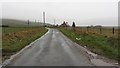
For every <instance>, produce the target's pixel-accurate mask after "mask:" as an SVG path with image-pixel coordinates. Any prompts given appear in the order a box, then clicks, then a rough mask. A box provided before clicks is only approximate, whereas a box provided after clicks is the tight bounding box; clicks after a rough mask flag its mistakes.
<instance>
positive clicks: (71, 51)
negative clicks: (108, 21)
mask: <svg viewBox="0 0 120 68" xmlns="http://www.w3.org/2000/svg"><path fill="white" fill-rule="evenodd" d="M9 65H10V66H91V65H92V63H91V62H90V61H89V59H88V58H87V57H86V56H85V55H84V54H83V53H82V52H81V51H80V49H79V48H77V47H75V46H74V43H72V42H69V41H68V39H67V38H65V37H64V36H63V34H62V33H61V32H59V31H58V30H56V29H49V31H48V32H47V33H46V34H45V35H44V36H42V37H41V38H39V39H38V41H36V42H34V44H32V46H31V47H29V48H28V49H26V50H24V52H23V53H22V54H20V55H19V56H18V57H17V58H15V59H14V60H13V61H12V62H11V63H10V64H9Z"/></svg>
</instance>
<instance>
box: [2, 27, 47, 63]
mask: <svg viewBox="0 0 120 68" xmlns="http://www.w3.org/2000/svg"><path fill="white" fill-rule="evenodd" d="M2 30H3V34H2V57H3V61H4V60H5V59H8V58H9V56H10V55H12V54H14V53H16V52H18V51H20V50H21V49H22V48H24V47H25V46H26V45H28V44H30V43H31V42H32V41H34V40H36V39H37V38H39V37H41V36H42V35H43V34H45V33H46V32H47V29H46V28H44V27H41V28H40V27H39V28H9V27H8V28H3V29H2Z"/></svg>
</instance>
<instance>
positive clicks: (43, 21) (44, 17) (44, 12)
mask: <svg viewBox="0 0 120 68" xmlns="http://www.w3.org/2000/svg"><path fill="white" fill-rule="evenodd" d="M43 23H44V26H45V12H43Z"/></svg>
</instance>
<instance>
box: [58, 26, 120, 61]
mask: <svg viewBox="0 0 120 68" xmlns="http://www.w3.org/2000/svg"><path fill="white" fill-rule="evenodd" d="M58 29H59V30H60V31H61V32H62V33H63V34H64V35H66V36H67V37H68V38H70V39H71V40H72V41H74V42H76V43H78V44H80V45H82V46H87V47H88V48H89V49H90V50H91V51H92V52H94V53H97V54H99V55H103V56H106V57H108V58H110V59H115V60H118V55H119V54H118V39H116V38H112V37H110V38H108V37H105V36H101V35H94V34H87V33H83V34H82V33H81V34H78V33H77V32H76V31H73V30H70V29H66V28H58ZM76 38H79V39H80V40H77V39H76Z"/></svg>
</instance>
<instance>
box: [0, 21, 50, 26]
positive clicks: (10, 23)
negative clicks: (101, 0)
mask: <svg viewBox="0 0 120 68" xmlns="http://www.w3.org/2000/svg"><path fill="white" fill-rule="evenodd" d="M43 25H44V24H43V23H42V22H32V21H30V24H29V26H30V27H34V26H43ZM45 25H47V26H51V24H47V23H46V24H45ZM2 26H9V27H27V26H28V22H27V21H24V20H15V19H2Z"/></svg>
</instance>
